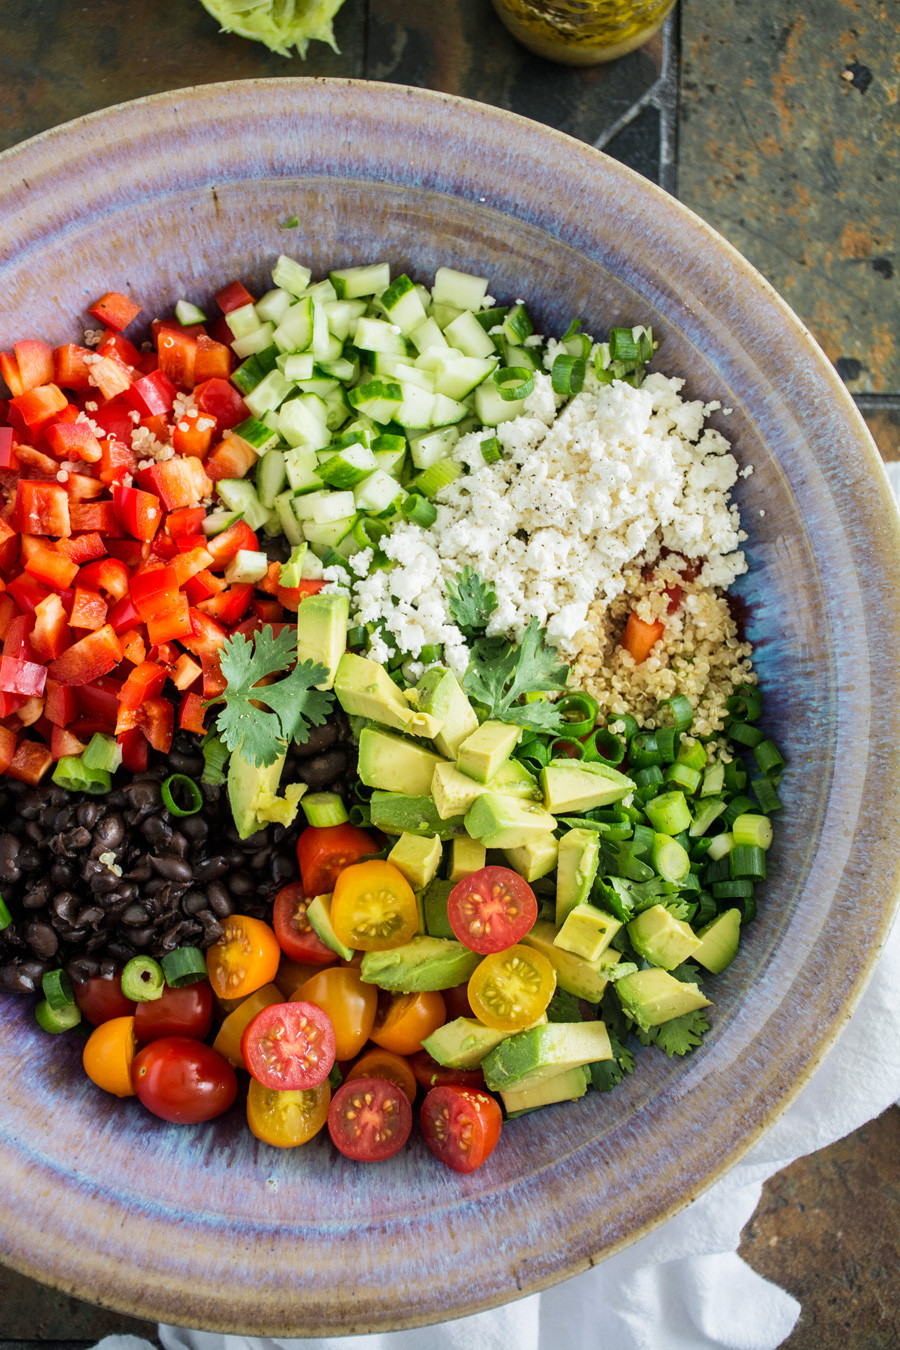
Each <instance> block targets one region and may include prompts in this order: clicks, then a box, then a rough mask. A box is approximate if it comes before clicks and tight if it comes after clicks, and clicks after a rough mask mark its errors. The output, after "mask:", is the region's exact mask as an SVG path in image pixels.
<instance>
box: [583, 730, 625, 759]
mask: <svg viewBox="0 0 900 1350" xmlns="http://www.w3.org/2000/svg"><path fill="white" fill-rule="evenodd" d="M584 757H585V759H586V760H587V761H588V762H589V763H595V762H596V761H598V760H604V761H605V762H606V763H607V764H621V763H622V760H623V759H624V758H625V742H624V741H623V740H622V739H621V737H619V736H615V735H613V733H612V732H611V731H610V730H609V729H608V728H607V727H597V730H596V731H595V732H594V734H593V735H592V736H590V737H589V738H588V740H587V741H585V743H584Z"/></svg>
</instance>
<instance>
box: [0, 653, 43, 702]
mask: <svg viewBox="0 0 900 1350" xmlns="http://www.w3.org/2000/svg"><path fill="white" fill-rule="evenodd" d="M46 679H47V667H46V666H42V665H39V664H38V662H37V661H21V660H19V659H17V658H16V657H15V656H0V690H2V691H3V692H4V693H5V694H21V695H22V697H23V698H35V697H40V695H41V694H43V692H44V684H45V682H46Z"/></svg>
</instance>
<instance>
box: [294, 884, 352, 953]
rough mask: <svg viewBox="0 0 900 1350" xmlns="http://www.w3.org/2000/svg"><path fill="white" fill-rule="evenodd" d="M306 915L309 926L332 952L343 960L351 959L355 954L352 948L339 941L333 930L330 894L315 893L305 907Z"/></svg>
mask: <svg viewBox="0 0 900 1350" xmlns="http://www.w3.org/2000/svg"><path fill="white" fill-rule="evenodd" d="M306 917H307V918H308V919H309V926H310V928H311V929H312V930H313V932H314V933H315V934H316V937H318V938H320V939H321V940H322V942H324V943H325V946H326V947H330V948H331V950H332V951H333V952H337V954H338V956H339V957H340V958H341V959H342V960H343V961H352V960H353V957H354V955H355V953H354V951H353V948H352V947H348V946H346V944H345V943H343V942H341V940H340V938H339V937H338V935H337V933H336V932H335V931H334V928H333V927H332V923H331V896H330V895H317V896H316V897H315V899H314V900H310V902H309V905H308V906H307V909H306Z"/></svg>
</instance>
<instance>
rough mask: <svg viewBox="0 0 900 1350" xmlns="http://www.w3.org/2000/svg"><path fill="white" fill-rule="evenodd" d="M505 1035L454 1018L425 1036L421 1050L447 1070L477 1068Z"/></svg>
mask: <svg viewBox="0 0 900 1350" xmlns="http://www.w3.org/2000/svg"><path fill="white" fill-rule="evenodd" d="M508 1035H509V1032H507V1031H494V1030H493V1029H492V1028H491V1027H486V1026H484V1025H482V1023H481V1022H479V1021H478V1020H477V1018H475V1017H457V1018H456V1020H455V1021H453V1022H445V1023H444V1025H443V1026H442V1027H438V1029H437V1031H433V1032H432V1033H431V1035H430V1036H426V1037H425V1040H424V1041H423V1042H422V1049H423V1050H427V1051H428V1053H429V1055H431V1058H432V1059H436V1060H437V1062H438V1064H447V1065H449V1067H450V1068H451V1069H477V1067H478V1065H479V1064H480V1063H481V1061H482V1060H483V1059H484V1057H485V1055H486V1054H488V1053H489V1051H491V1050H493V1049H495V1048H496V1046H498V1045H499V1044H500V1042H501V1041H503V1040H505V1039H506V1037H507V1036H508Z"/></svg>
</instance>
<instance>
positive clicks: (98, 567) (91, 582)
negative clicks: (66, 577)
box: [78, 558, 131, 600]
mask: <svg viewBox="0 0 900 1350" xmlns="http://www.w3.org/2000/svg"><path fill="white" fill-rule="evenodd" d="M130 583H131V573H130V572H129V570H128V568H127V567H126V566H125V564H124V563H123V562H120V561H119V559H118V558H98V559H97V561H96V562H90V563H88V564H87V565H86V566H85V567H82V569H81V571H80V572H79V573H78V584H79V586H86V587H88V588H90V589H91V590H95V591H102V592H103V594H104V595H105V596H106V598H107V599H108V600H122V599H123V598H124V597H125V596H126V595H127V594H128V591H129V587H130Z"/></svg>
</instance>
